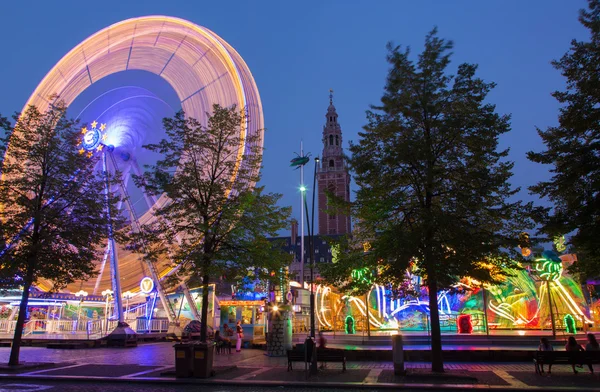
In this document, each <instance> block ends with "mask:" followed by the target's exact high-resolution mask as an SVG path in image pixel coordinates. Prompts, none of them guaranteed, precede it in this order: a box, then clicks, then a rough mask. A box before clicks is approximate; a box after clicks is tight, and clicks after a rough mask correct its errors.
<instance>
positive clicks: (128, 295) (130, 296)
mask: <svg viewBox="0 0 600 392" xmlns="http://www.w3.org/2000/svg"><path fill="white" fill-rule="evenodd" d="M133 297H135V294H134V293H132V292H131V291H126V292H124V293H123V298H125V300H126V301H127V302H126V305H125V314H127V315H129V300H130V299H131V298H133Z"/></svg>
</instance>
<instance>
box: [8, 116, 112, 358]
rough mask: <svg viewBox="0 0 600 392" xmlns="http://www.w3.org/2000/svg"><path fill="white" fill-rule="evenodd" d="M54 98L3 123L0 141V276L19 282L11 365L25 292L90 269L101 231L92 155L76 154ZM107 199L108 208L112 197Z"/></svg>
mask: <svg viewBox="0 0 600 392" xmlns="http://www.w3.org/2000/svg"><path fill="white" fill-rule="evenodd" d="M65 111H66V107H65V106H64V105H63V104H57V105H55V106H53V107H52V108H50V109H49V110H48V111H47V112H45V113H41V112H39V111H38V110H37V109H36V108H35V107H33V106H32V107H29V108H28V109H27V110H26V112H25V113H23V114H22V115H19V114H17V115H15V116H14V121H15V122H14V125H13V124H11V123H9V122H8V121H6V120H4V121H3V124H2V126H3V128H4V129H5V135H4V137H3V138H2V139H1V142H2V143H1V144H0V157H2V161H0V168H1V171H2V178H1V180H0V222H1V226H2V242H3V246H2V248H1V250H0V281H1V282H2V288H3V289H9V288H15V287H21V288H22V290H23V294H22V299H21V305H20V308H19V315H18V320H17V326H16V329H15V336H14V339H13V345H12V351H11V354H10V360H9V364H11V365H16V364H18V362H19V348H20V342H21V336H22V332H23V324H24V321H25V317H26V310H27V303H28V300H29V291H30V289H31V287H32V285H35V284H36V283H37V282H38V281H39V280H41V279H45V280H49V281H50V282H51V283H52V284H53V287H52V290H58V289H61V288H63V287H65V286H66V285H67V284H69V283H72V282H74V281H76V280H86V279H89V278H90V277H92V276H93V275H94V274H95V270H94V261H95V260H97V259H98V258H99V257H101V253H102V250H103V246H105V238H106V236H107V222H108V221H107V215H106V207H107V200H106V198H105V195H104V193H103V192H102V190H103V189H104V188H105V187H104V184H105V182H104V176H103V175H102V173H100V172H98V171H96V170H95V169H94V166H95V159H98V158H92V159H89V158H87V157H86V156H85V155H82V154H79V152H78V149H79V147H77V144H78V142H79V140H80V139H81V133H80V131H79V127H78V126H77V123H76V122H75V121H73V120H68V119H66V118H65ZM108 202H109V203H110V205H111V206H112V207H113V208H114V206H115V200H114V198H113V197H110V198H109V200H108Z"/></svg>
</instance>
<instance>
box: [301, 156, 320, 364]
mask: <svg viewBox="0 0 600 392" xmlns="http://www.w3.org/2000/svg"><path fill="white" fill-rule="evenodd" d="M318 164H319V157H316V158H315V168H314V173H313V189H312V209H311V217H310V219H309V216H308V205H307V203H306V187H305V186H304V184H302V186H301V187H300V191H302V197H303V200H304V210H305V211H306V223H307V226H308V249H309V250H308V251H309V254H310V336H311V338H313V339H315V329H316V326H315V292H314V283H315V239H314V234H315V193H316V192H315V189H316V182H317V166H318ZM310 371H311V373H313V374H314V373H317V355H316V352H315V353H314V354H313V357H312V361H311V364H310Z"/></svg>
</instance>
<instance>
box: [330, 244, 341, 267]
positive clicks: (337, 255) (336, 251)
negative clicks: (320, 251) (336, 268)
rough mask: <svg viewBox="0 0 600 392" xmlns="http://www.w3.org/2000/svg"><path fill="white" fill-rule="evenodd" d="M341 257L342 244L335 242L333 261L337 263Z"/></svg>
mask: <svg viewBox="0 0 600 392" xmlns="http://www.w3.org/2000/svg"><path fill="white" fill-rule="evenodd" d="M339 259H340V245H339V244H334V245H332V246H331V262H332V263H337V262H338V260H339Z"/></svg>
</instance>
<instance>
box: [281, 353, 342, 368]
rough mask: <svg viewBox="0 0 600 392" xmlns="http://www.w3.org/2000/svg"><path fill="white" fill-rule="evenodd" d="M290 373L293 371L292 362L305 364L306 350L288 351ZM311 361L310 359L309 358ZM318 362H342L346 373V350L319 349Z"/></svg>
mask: <svg viewBox="0 0 600 392" xmlns="http://www.w3.org/2000/svg"><path fill="white" fill-rule="evenodd" d="M287 357H288V371H290V370H292V362H305V359H304V358H305V354H304V350H288V352H287ZM307 360H308V361H310V358H307ZM317 361H319V362H341V363H342V369H343V370H342V371H343V372H345V371H346V353H345V352H344V350H330V349H318V350H317Z"/></svg>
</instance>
